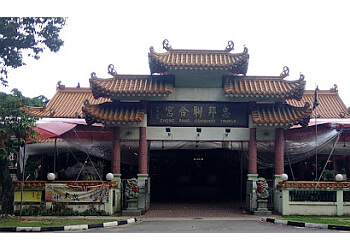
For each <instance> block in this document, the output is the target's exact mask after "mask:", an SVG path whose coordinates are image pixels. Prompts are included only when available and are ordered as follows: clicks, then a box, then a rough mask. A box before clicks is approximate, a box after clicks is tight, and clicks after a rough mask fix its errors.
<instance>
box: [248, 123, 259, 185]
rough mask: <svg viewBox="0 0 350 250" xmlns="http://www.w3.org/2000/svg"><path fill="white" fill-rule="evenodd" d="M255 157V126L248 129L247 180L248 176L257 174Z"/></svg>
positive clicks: (256, 155) (256, 152) (256, 153)
mask: <svg viewBox="0 0 350 250" xmlns="http://www.w3.org/2000/svg"><path fill="white" fill-rule="evenodd" d="M257 157H258V151H257V143H256V128H251V129H250V131H249V163H248V180H249V177H250V176H253V177H255V176H256V177H257V176H258V164H257ZM255 180H256V178H255Z"/></svg>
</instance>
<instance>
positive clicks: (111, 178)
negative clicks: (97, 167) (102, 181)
mask: <svg viewBox="0 0 350 250" xmlns="http://www.w3.org/2000/svg"><path fill="white" fill-rule="evenodd" d="M113 177H114V175H113V174H112V173H108V174H106V180H107V181H111V180H113Z"/></svg>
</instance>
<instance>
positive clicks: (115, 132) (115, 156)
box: [109, 127, 122, 214]
mask: <svg viewBox="0 0 350 250" xmlns="http://www.w3.org/2000/svg"><path fill="white" fill-rule="evenodd" d="M120 160H121V146H120V128H119V127H113V128H112V161H111V165H112V173H113V179H112V181H113V182H116V183H117V184H118V187H117V188H116V189H115V192H113V191H111V192H110V197H111V198H110V202H109V203H110V204H111V214H113V213H114V212H116V211H118V212H120V211H121V210H122V203H121V202H122V199H121V197H122V193H121V187H122V180H121V171H120ZM113 196H114V197H113ZM113 199H114V200H115V207H113V202H112V201H113Z"/></svg>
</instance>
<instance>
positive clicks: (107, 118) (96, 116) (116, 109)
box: [82, 100, 145, 125]
mask: <svg viewBox="0 0 350 250" xmlns="http://www.w3.org/2000/svg"><path fill="white" fill-rule="evenodd" d="M82 110H83V113H84V117H85V120H86V123H87V124H93V123H103V124H105V125H118V124H130V123H139V122H142V121H143V119H144V115H145V110H144V109H142V107H141V105H140V104H139V103H120V102H105V103H101V104H90V103H89V101H87V100H86V101H85V102H84V107H83V108H82Z"/></svg>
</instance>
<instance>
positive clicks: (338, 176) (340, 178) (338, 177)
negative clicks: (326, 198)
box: [335, 174, 344, 181]
mask: <svg viewBox="0 0 350 250" xmlns="http://www.w3.org/2000/svg"><path fill="white" fill-rule="evenodd" d="M335 180H336V181H343V180H344V177H343V175H342V174H337V175H336V176H335Z"/></svg>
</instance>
